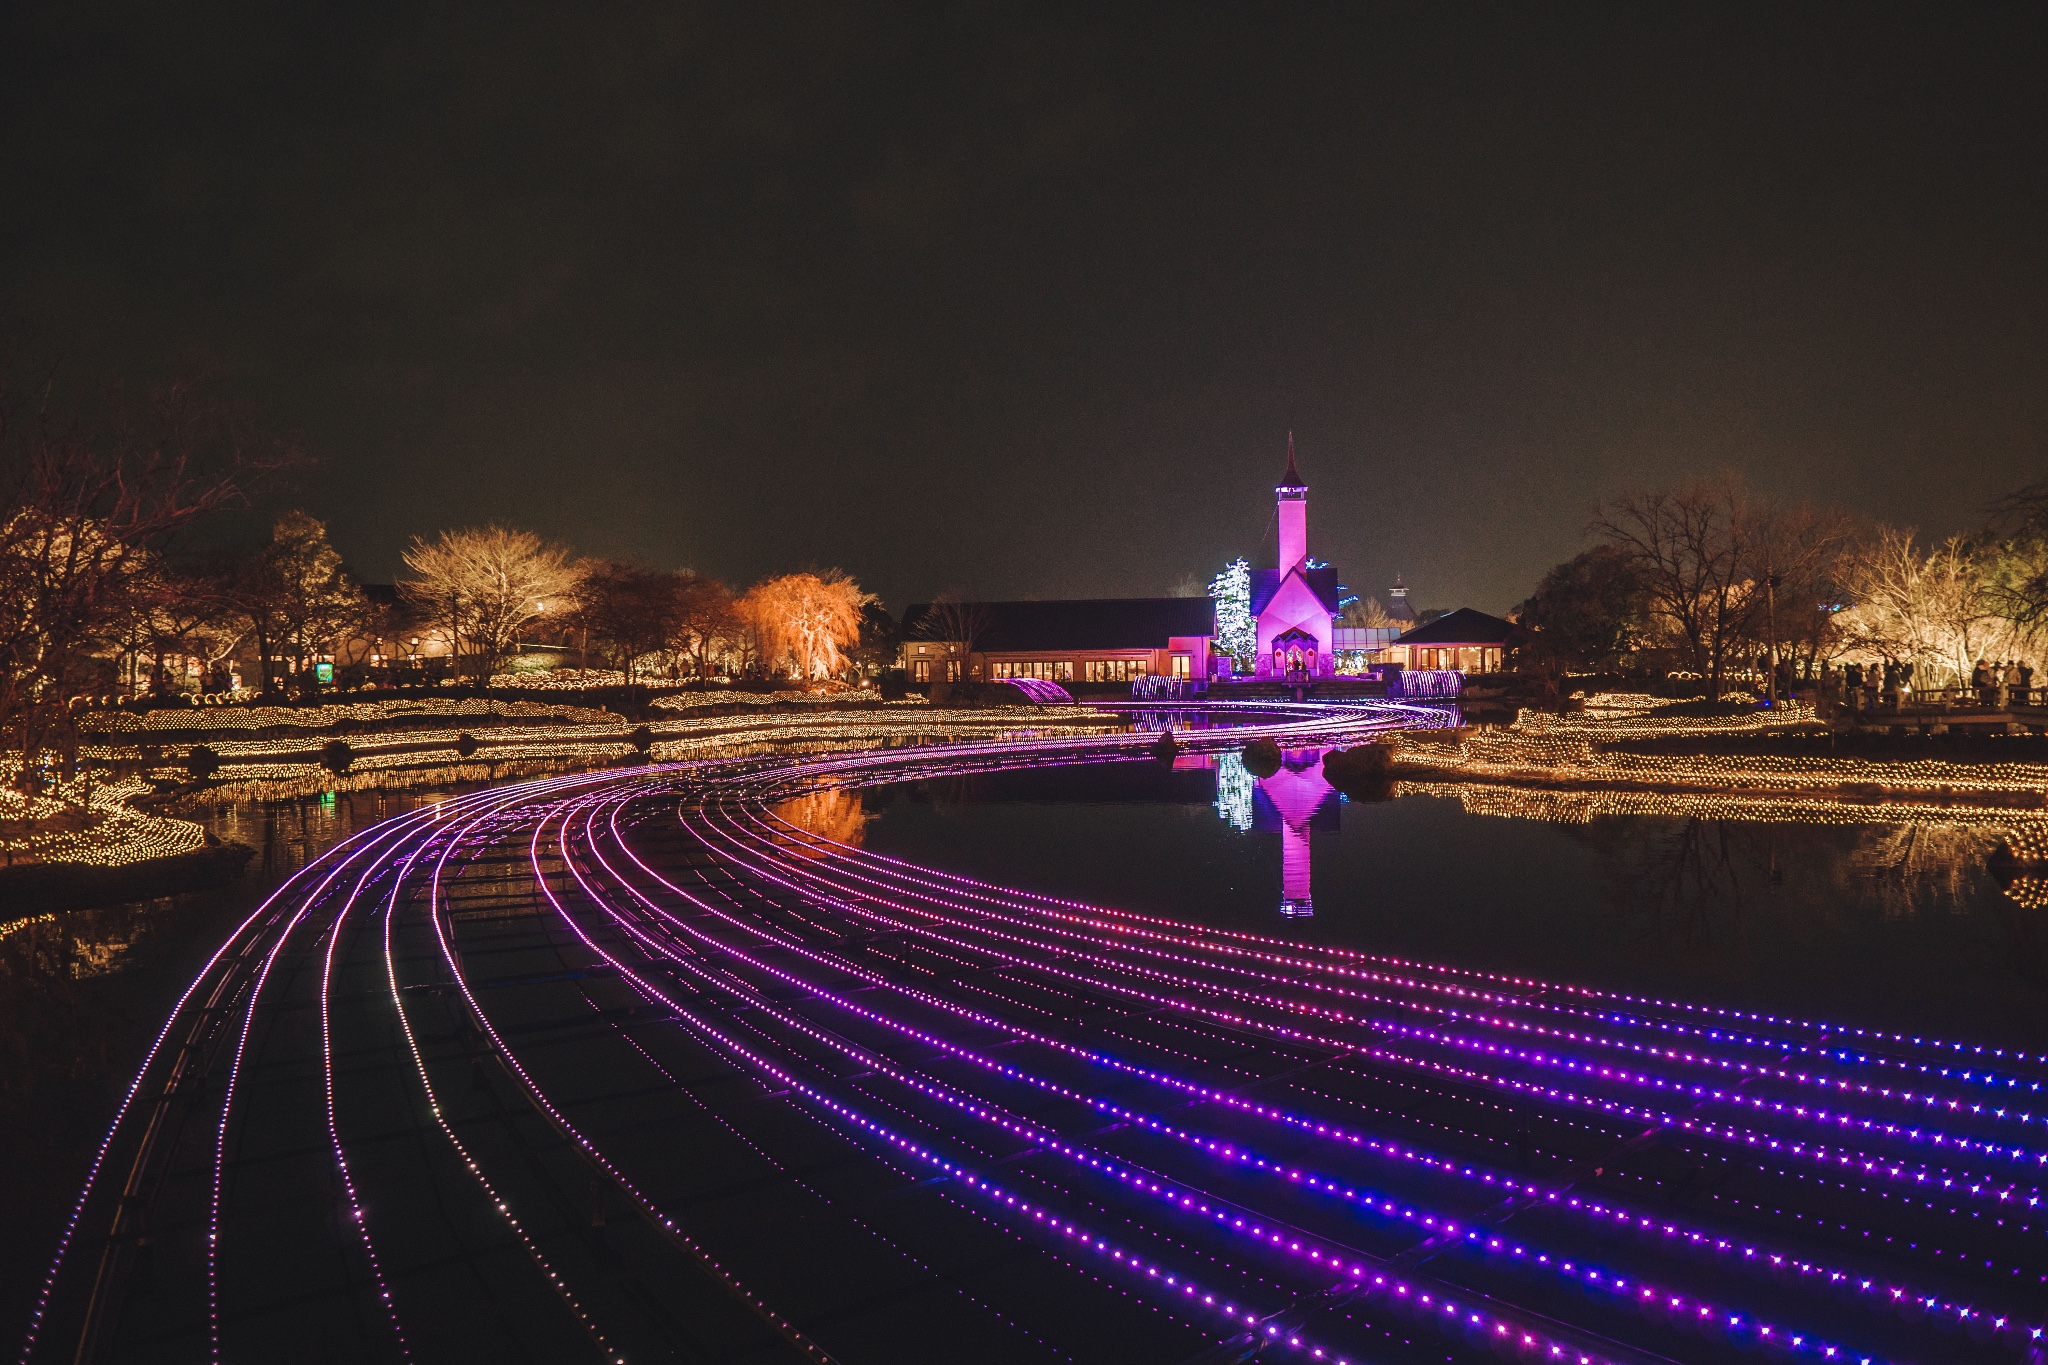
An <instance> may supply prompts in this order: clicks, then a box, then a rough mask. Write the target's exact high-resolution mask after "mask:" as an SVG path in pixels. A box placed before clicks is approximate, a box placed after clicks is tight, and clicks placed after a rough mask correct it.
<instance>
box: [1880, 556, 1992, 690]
mask: <svg viewBox="0 0 2048 1365" xmlns="http://www.w3.org/2000/svg"><path fill="white" fill-rule="evenodd" d="M1843 581H1844V584H1845V585H1846V587H1847V588H1848V590H1849V593H1850V595H1851V598H1852V603H1853V605H1851V606H1850V607H1849V608H1848V609H1847V610H1846V611H1844V612H1843V613H1842V618H1843V619H1842V627H1843V629H1844V631H1845V632H1846V635H1847V640H1848V643H1849V644H1850V646H1851V647H1853V648H1860V649H1866V650H1870V651H1872V652H1874V653H1877V654H1881V655H1883V656H1884V657H1886V658H1888V659H1899V660H1906V661H1910V662H1911V663H1912V664H1913V665H1914V672H1915V674H1916V675H1917V676H1916V677H1915V679H1914V681H1915V683H1916V684H1918V685H1932V684H1946V683H1960V682H1962V681H1963V680H1965V679H1967V678H1968V677H1969V676H1970V669H1971V666H1972V665H1973V664H1974V663H1975V661H1976V660H1978V659H1979V658H1983V657H1986V656H1989V657H1992V658H1999V657H2005V656H2007V655H2009V654H2013V653H2018V652H2021V651H2020V650H2019V648H2018V645H2019V641H2018V639H2017V633H2016V631H2015V627H2014V625H2013V623H2012V621H2011V620H2009V619H2008V618H2007V617H2005V616H2004V615H2002V614H2001V613H2000V611H1999V603H1998V599H1997V596H1996V593H1995V590H1994V584H1993V580H1992V574H1991V566H1990V564H1989V562H1988V557H1987V556H1986V554H1985V553H1984V551H1983V550H1982V549H1981V548H1980V547H1979V546H1977V545H1975V544H1973V543H1972V542H1971V541H1970V540H1969V539H1968V538H1967V537H1963V536H1951V537H1949V538H1948V539H1947V540H1945V541H1942V542H1941V543H1940V544H1938V545H1933V546H1930V547H1928V548H1925V549H1922V548H1921V546H1920V545H1919V544H1918V543H1917V542H1916V541H1915V540H1914V538H1913V534H1912V532H1910V531H1902V530H1897V529H1894V528H1891V527H1881V528H1879V530H1878V532H1877V534H1876V536H1875V537H1874V538H1872V539H1871V540H1870V541H1868V542H1866V543H1865V544H1863V545H1860V546H1858V547H1857V548H1856V549H1855V550H1854V551H1853V552H1852V553H1851V554H1850V555H1849V556H1848V557H1847V559H1846V561H1845V565H1844V570H1843Z"/></svg>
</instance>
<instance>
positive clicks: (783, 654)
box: [740, 569, 874, 679]
mask: <svg viewBox="0 0 2048 1365" xmlns="http://www.w3.org/2000/svg"><path fill="white" fill-rule="evenodd" d="M873 600H874V599H873V597H872V596H871V595H870V594H868V593H865V592H862V591H861V587H860V584H858V583H856V582H854V581H853V579H851V578H849V577H848V576H847V575H846V574H845V573H843V572H841V571H840V570H838V569H828V570H826V571H825V572H824V573H823V574H815V573H793V574H784V575H783V576H782V577H780V578H770V579H765V580H763V581H762V582H760V583H757V584H755V585H754V587H753V588H752V589H751V590H750V591H749V592H748V593H747V595H746V596H745V597H743V598H742V599H740V609H741V612H742V613H743V614H744V616H745V617H746V619H747V621H748V623H749V624H750V625H751V626H752V627H753V629H754V632H755V634H756V636H757V637H758V639H759V641H760V655H761V663H762V666H763V667H764V668H766V669H767V670H768V671H770V672H774V673H787V674H789V676H791V677H794V678H802V679H810V678H829V677H831V676H833V675H834V674H837V673H840V672H842V671H844V670H845V668H846V658H845V656H844V655H843V654H842V653H841V651H842V650H845V649H849V648H851V647H852V646H853V645H855V644H858V643H859V642H860V621H861V609H862V608H863V607H865V606H867V604H868V603H869V602H871V601H873Z"/></svg>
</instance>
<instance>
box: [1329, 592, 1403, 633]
mask: <svg viewBox="0 0 2048 1365" xmlns="http://www.w3.org/2000/svg"><path fill="white" fill-rule="evenodd" d="M1337 624H1339V625H1341V626H1348V627H1350V628H1352V629H1354V630H1386V629H1388V628H1390V627H1392V626H1393V625H1394V624H1395V621H1394V618H1393V617H1391V616H1389V615H1387V605H1386V603H1384V602H1382V601H1380V599H1379V598H1377V597H1370V596H1368V597H1361V598H1359V599H1358V600H1357V601H1355V602H1352V603H1350V604H1349V605H1347V606H1346V607H1345V608H1344V614H1343V615H1342V616H1340V617H1338V618H1337Z"/></svg>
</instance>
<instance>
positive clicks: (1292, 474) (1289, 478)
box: [1279, 431, 1308, 488]
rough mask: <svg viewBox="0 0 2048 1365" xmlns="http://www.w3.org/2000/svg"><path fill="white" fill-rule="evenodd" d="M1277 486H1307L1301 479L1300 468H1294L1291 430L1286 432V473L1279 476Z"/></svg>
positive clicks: (1292, 434)
mask: <svg viewBox="0 0 2048 1365" xmlns="http://www.w3.org/2000/svg"><path fill="white" fill-rule="evenodd" d="M1279 487H1281V488H1306V487H1308V485H1307V484H1305V483H1303V482H1302V481H1301V471H1300V470H1298V469H1296V468H1295V467H1294V433H1293V432H1291V431H1290V432H1288V433H1287V472H1286V473H1285V474H1284V475H1282V476H1281V478H1280V483H1279Z"/></svg>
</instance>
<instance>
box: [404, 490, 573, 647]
mask: <svg viewBox="0 0 2048 1365" xmlns="http://www.w3.org/2000/svg"><path fill="white" fill-rule="evenodd" d="M405 566H406V568H407V569H409V570H411V571H412V575H413V576H412V577H411V578H409V579H407V580H405V581H404V582H402V583H400V584H399V589H400V591H402V592H403V593H404V594H405V595H406V598H407V600H408V601H410V602H412V603H413V604H414V606H415V607H416V608H417V609H418V610H419V612H420V613H421V615H422V616H423V617H424V618H425V619H427V620H428V621H431V622H432V623H433V624H435V625H437V626H439V627H440V628H441V629H443V630H445V631H446V632H447V633H448V637H449V641H450V646H451V648H452V649H453V650H454V653H455V655H456V659H457V667H458V669H459V667H460V661H461V659H462V658H463V657H464V656H465V655H467V656H468V657H469V658H471V659H473V660H474V661H475V663H476V668H477V674H478V681H480V682H488V681H489V680H490V677H491V674H492V673H494V672H496V671H497V668H498V666H499V665H500V664H501V663H502V662H503V661H504V660H505V658H506V657H507V656H508V655H510V654H511V653H512V651H513V648H514V647H515V646H516V645H517V644H518V643H519V636H520V633H521V632H522V631H523V630H524V629H525V628H526V626H527V624H528V623H529V622H531V621H533V620H534V619H535V618H536V617H538V616H540V615H542V614H543V613H544V612H545V611H546V610H547V603H548V600H549V599H550V598H553V599H556V600H557V601H558V602H559V601H561V600H562V599H565V598H567V597H568V596H569V594H570V593H571V592H572V591H573V590H574V588H575V587H576V582H577V574H576V570H575V569H574V568H573V567H572V566H571V565H570V563H569V552H568V551H567V550H565V549H563V548H562V547H561V546H559V545H549V544H546V543H544V542H543V541H542V540H541V538H540V537H539V536H536V535H534V534H533V533H532V532H530V531H515V530H511V529H509V528H507V527H503V526H495V525H493V526H485V527H481V528H472V529H467V530H461V531H443V532H442V533H441V534H440V535H439V536H438V537H436V538H435V539H434V540H432V541H425V540H417V539H416V540H414V541H413V543H412V547H411V548H410V549H408V550H407V551H406V552H405Z"/></svg>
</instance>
